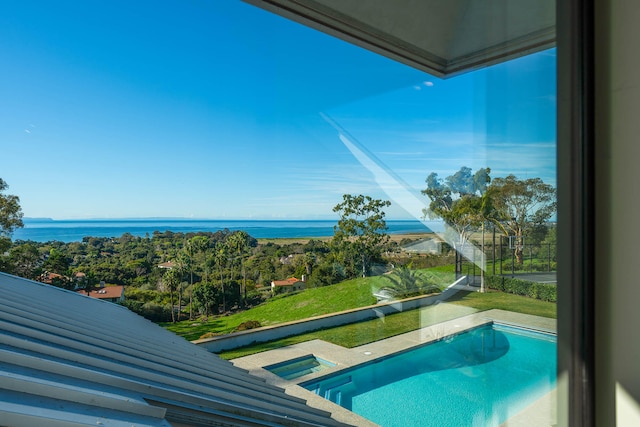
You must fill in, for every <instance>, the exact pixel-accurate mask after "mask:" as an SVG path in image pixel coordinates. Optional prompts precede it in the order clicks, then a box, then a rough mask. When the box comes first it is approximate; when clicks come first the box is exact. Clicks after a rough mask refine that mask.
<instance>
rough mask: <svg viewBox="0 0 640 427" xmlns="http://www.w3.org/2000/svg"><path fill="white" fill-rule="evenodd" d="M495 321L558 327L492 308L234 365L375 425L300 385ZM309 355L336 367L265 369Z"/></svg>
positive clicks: (349, 418)
mask: <svg viewBox="0 0 640 427" xmlns="http://www.w3.org/2000/svg"><path fill="white" fill-rule="evenodd" d="M492 322H495V323H500V324H506V325H513V326H521V327H525V328H528V329H533V330H536V331H541V332H547V333H556V330H557V324H556V320H555V319H550V318H546V317H540V316H533V315H528V314H521V313H515V312H511V311H506V310H499V309H492V310H487V311H481V312H475V313H471V314H466V315H463V316H461V317H458V318H454V319H452V320H447V321H444V322H440V323H437V324H434V325H431V326H426V327H424V328H421V329H417V330H415V331H410V332H406V333H404V334H401V335H396V336H394V337H390V338H387V339H384V340H380V341H376V342H372V343H369V344H364V345H361V346H358V347H353V348H345V347H341V346H339V345H336V344H332V343H329V342H326V341H322V340H312V341H306V342H303V343H299V344H294V345H291V346H287V347H282V348H278V349H274V350H269V351H266V352H262V353H257V354H253V355H250V356H244V357H240V358H237V359H233V360H232V361H231V362H232V363H233V364H234V365H235V366H237V367H239V368H242V369H245V370H247V371H248V372H249V373H250V374H252V375H255V376H257V377H259V378H262V379H264V380H265V381H266V382H267V383H268V384H271V385H275V386H278V387H281V388H284V389H285V391H286V392H287V394H290V395H292V396H296V397H300V398H302V399H305V400H306V401H307V403H308V404H309V405H310V406H313V407H316V408H318V409H323V410H325V411H329V412H331V414H332V417H333V418H334V419H336V420H338V421H341V422H344V423H348V424H353V425H358V426H365V427H373V426H377V425H378V424H375V423H373V422H371V421H369V420H367V419H366V418H363V417H361V416H359V415H357V414H355V413H353V412H351V411H349V410H347V409H345V408H343V407H341V406H340V405H337V404H335V403H333V402H330V401H329V400H326V399H324V398H323V397H321V396H318V395H316V394H315V393H313V392H311V391H309V390H307V389H305V388H303V387H301V386H300V385H299V384H301V383H305V382H308V381H312V380H314V379H316V378H319V377H323V376H325V375H332V374H335V373H337V372H340V371H343V370H345V369H350V368H352V367H354V366H357V365H361V364H364V363H370V362H372V361H374V360H375V359H378V358H381V357H387V356H390V355H392V354H396V353H401V352H404V351H407V350H409V349H411V348H414V347H416V346H420V345H424V344H428V343H430V342H435V341H438V340H441V339H443V338H445V337H447V336H450V335H454V334H458V333H460V332H464V331H466V330H469V329H473V328H477V327H480V326H482V325H485V324H487V323H492ZM308 355H314V356H317V357H320V358H322V359H325V360H327V361H330V362H332V363H335V364H336V366H334V367H331V368H327V369H323V370H322V371H319V372H315V373H311V374H307V375H304V376H301V377H298V378H295V379H292V380H286V379H284V378H281V377H279V376H277V375H276V374H273V373H272V372H270V371H268V370H266V369H264V367H266V366H270V365H273V364H276V363H282V362H286V361H288V360H291V359H295V358H297V357H303V356H308ZM554 412H555V411H552V413H554ZM514 415H515V414H514Z"/></svg>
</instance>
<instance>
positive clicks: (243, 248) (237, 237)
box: [227, 231, 249, 306]
mask: <svg viewBox="0 0 640 427" xmlns="http://www.w3.org/2000/svg"><path fill="white" fill-rule="evenodd" d="M248 240H249V234H247V232H246V231H236V232H235V233H233V234H232V235H230V236H229V237H228V238H227V243H228V244H229V247H230V249H231V251H232V252H235V254H236V256H237V259H239V260H240V270H241V272H242V291H241V298H242V305H243V306H244V305H245V301H246V299H247V274H246V271H245V269H244V257H245V256H246V254H247V249H248V248H249V242H248Z"/></svg>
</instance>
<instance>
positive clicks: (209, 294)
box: [192, 282, 219, 316]
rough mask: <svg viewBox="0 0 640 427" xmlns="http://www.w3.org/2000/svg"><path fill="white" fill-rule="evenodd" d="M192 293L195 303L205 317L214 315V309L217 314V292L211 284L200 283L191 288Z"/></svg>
mask: <svg viewBox="0 0 640 427" xmlns="http://www.w3.org/2000/svg"><path fill="white" fill-rule="evenodd" d="M192 293H193V298H194V300H195V301H196V303H197V304H198V305H199V306H200V307H202V308H203V309H204V315H205V316H208V315H209V314H214V308H215V312H216V313H215V314H217V311H218V309H217V307H218V298H219V292H218V289H217V288H216V287H215V286H214V285H213V284H212V283H208V282H200V283H198V284H196V285H195V286H194V287H193V292H192Z"/></svg>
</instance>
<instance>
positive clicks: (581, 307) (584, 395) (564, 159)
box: [556, 0, 595, 427]
mask: <svg viewBox="0 0 640 427" xmlns="http://www.w3.org/2000/svg"><path fill="white" fill-rule="evenodd" d="M556 18H557V37H558V39H557V40H558V51H557V57H558V122H557V123H558V233H559V236H558V254H559V260H558V283H559V287H558V374H559V396H562V394H563V393H566V402H564V401H563V399H561V398H560V399H559V401H558V405H559V411H558V414H560V413H561V411H567V418H568V423H569V425H570V426H580V427H585V426H587V427H588V426H595V399H594V395H595V393H594V391H595V388H594V376H595V357H594V354H595V345H594V335H595V323H594V309H595V305H594V289H595V288H594V281H595V279H594V270H595V262H594V260H595V256H594V248H595V246H594V236H595V222H594V216H595V204H594V196H595V189H594V187H595V185H594V184H595V179H594V172H595V167H594V141H595V139H594V38H593V34H594V15H593V1H592V0H584V1H583V0H557V14H556ZM563 376H566V378H563ZM565 380H566V383H564V382H563V381H565ZM563 387H564V390H562V388H563ZM563 404H564V405H567V407H566V408H561V407H560V405H563ZM559 421H560V424H561V425H562V424H563V423H562V420H561V419H559Z"/></svg>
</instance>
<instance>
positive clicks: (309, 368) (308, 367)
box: [264, 354, 336, 380]
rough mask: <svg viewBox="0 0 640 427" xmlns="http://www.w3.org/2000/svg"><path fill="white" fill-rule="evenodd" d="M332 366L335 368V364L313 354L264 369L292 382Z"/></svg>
mask: <svg viewBox="0 0 640 427" xmlns="http://www.w3.org/2000/svg"><path fill="white" fill-rule="evenodd" d="M334 366H336V364H335V363H333V362H329V361H328V360H324V359H321V358H319V357H316V356H314V355H313V354H308V355H306V356H302V357H298V358H296V359H292V360H287V361H285V362H281V363H276V364H275V365H269V366H265V367H264V369H266V370H267V371H269V372H272V373H274V374H276V375H277V376H279V377H280V378H284V379H285V380H292V379H295V378H299V377H302V376H304V375H308V374H311V373H313V372H319V371H322V370H324V369H328V368H332V367H334Z"/></svg>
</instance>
